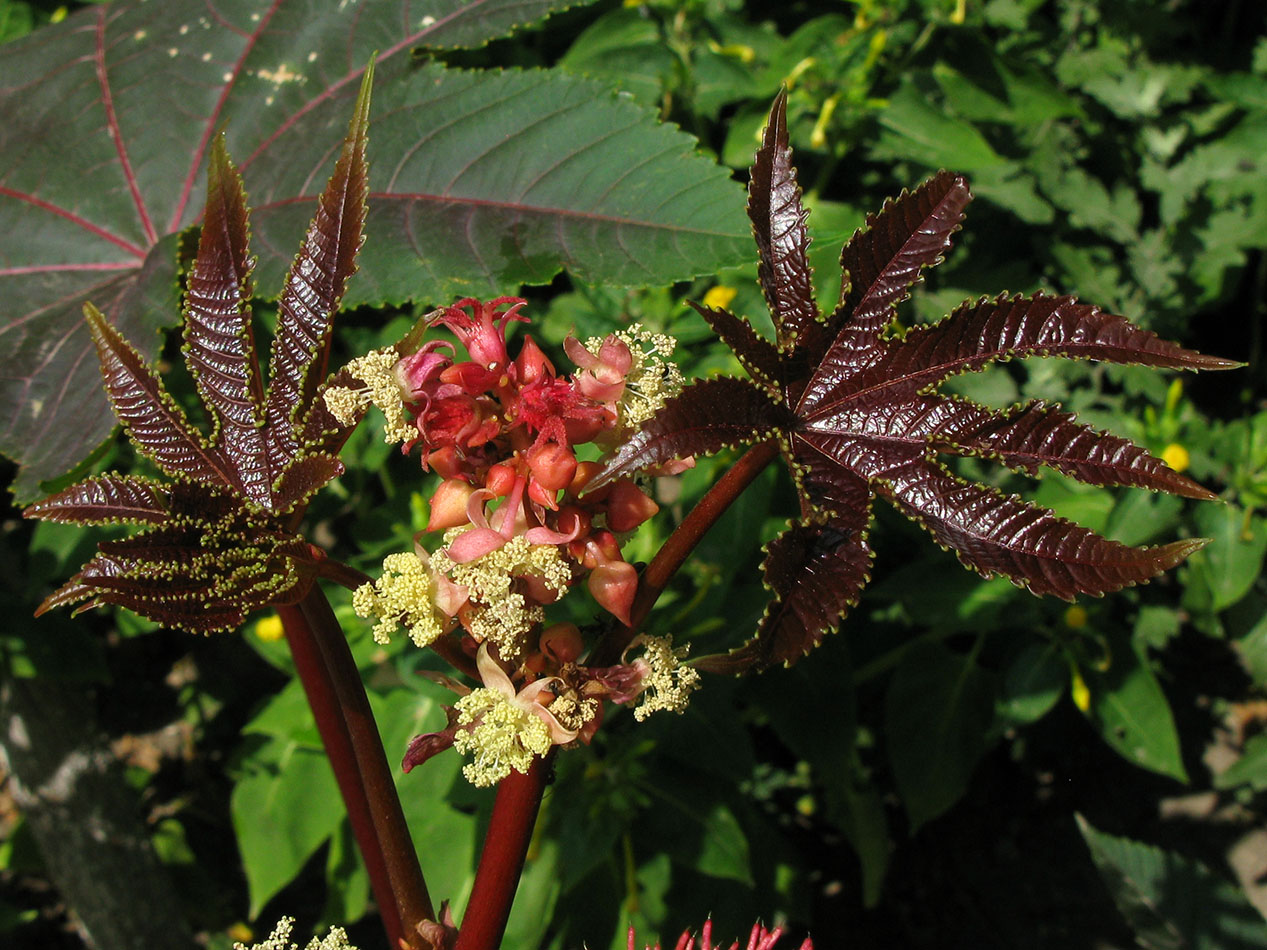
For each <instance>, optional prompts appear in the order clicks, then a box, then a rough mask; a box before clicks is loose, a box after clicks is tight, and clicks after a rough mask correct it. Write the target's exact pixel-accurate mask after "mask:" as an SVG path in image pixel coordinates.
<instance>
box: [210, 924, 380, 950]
mask: <svg viewBox="0 0 1267 950" xmlns="http://www.w3.org/2000/svg"><path fill="white" fill-rule="evenodd" d="M294 926H295V918H294V917H283V918H282V919H281V920H279V921H278V922H277V926H276V927H274V928H273V932H272V933H271V934H269V936H268V939H267V940H265V941H264V942H263V943H255V944H252V945H251V946H250V947H247V946H246V945H245V944H242V943H235V944H234V945H233V950H299V945H298V944H295V943H292V942H291V939H290V933H291V930H292V929H294ZM305 950H356V947H354V946H352V944H350V943H348V935H347V932H346V931H344V929H343V928H342V927H331V928H330V932H329V933H327V934H326V935H325V936H324V937H313V938H312V940H310V941H309V942H308V946H307V947H306V948H305Z"/></svg>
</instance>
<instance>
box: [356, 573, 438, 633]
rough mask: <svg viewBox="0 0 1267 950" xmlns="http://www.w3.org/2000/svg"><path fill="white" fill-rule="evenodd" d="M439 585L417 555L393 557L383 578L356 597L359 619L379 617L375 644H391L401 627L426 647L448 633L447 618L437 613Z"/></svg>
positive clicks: (364, 587)
mask: <svg viewBox="0 0 1267 950" xmlns="http://www.w3.org/2000/svg"><path fill="white" fill-rule="evenodd" d="M435 590H436V585H435V581H434V580H433V579H432V577H431V572H430V571H429V570H428V568H427V565H426V564H424V563H423V562H422V560H420V559H419V558H418V556H417V555H416V554H412V553H406V554H389V555H387V557H386V558H384V559H383V574H382V576H381V577H380V578H379V579H378V580H376V581H374V582H373V583H370V584H362V585H361V586H360V587H358V588H357V589H356V590H355V591H354V592H353V593H352V609H354V610H355V611H356V615H357V616H358V617H375V618H377V620H378V622H377V623H375V624H374V642H376V643H387V642H388V641H389V638H390V635H391V633H392V632H393V631H395V629H396V627H397V625H398V624H403V625H404V626H406V627H408V628H409V639H411V640H412V641H413V642H414V643H416V644H417V645H418V646H420V647H425V646H426V645H427V644H429V643H431V642H432V641H433V640H436V639H438V638H439V637H440V636H441V635H443V633H444V615H443V614H442V613H441V612H440V611H439V610H437V609H436V605H435V600H434V597H435Z"/></svg>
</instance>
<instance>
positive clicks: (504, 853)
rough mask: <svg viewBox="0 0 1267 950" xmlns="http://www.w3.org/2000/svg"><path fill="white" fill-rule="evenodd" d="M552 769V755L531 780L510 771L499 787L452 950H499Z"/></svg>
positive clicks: (531, 771) (538, 763) (536, 765)
mask: <svg viewBox="0 0 1267 950" xmlns="http://www.w3.org/2000/svg"><path fill="white" fill-rule="evenodd" d="M553 766H554V753H553V751H551V753H550V754H549V755H547V756H546V757H545V758H544V759H534V760H533V762H532V767H531V768H530V769H529V770H528V774H527V775H524V774H523V773H522V772H513V771H512V772H511V773H510V775H508V776H506V778H504V779H502V780H501V783H500V784H499V785H498V786H497V799H496V801H495V802H494V803H493V815H492V818H491V819H490V820H489V823H488V832H487V834H485V836H484V851H483V853H482V854H481V855H480V865H479V868H478V869H477V870H476V872H475V884H474V886H473V887H472V889H471V899H470V900H469V901H468V902H467V905H466V914H465V915H464V916H463V917H462V929H461V930H459V931H458V939H457V945H456V946H455V948H454V950H497V948H498V947H499V946H500V945H501V941H502V937H503V936H504V935H505V933H506V921H507V920H508V919H509V917H510V907H511V904H512V903H513V902H514V899H515V889H516V888H517V887H518V885H519V876H520V875H521V874H522V873H523V868H524V859H525V858H526V857H527V855H528V845H529V843H530V842H531V841H532V829H533V827H534V826H535V825H536V823H537V811H538V810H539V809H540V807H541V795H542V793H543V792H544V791H545V787H546V781H547V779H548V777H549V775H550V771H551V769H552V768H553Z"/></svg>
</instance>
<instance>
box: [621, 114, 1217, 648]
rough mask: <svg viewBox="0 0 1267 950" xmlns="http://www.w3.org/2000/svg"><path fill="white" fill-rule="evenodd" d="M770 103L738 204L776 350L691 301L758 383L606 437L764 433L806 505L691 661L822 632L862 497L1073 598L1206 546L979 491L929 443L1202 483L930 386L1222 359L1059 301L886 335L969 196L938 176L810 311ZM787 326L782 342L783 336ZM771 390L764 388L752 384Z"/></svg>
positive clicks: (962, 553)
mask: <svg viewBox="0 0 1267 950" xmlns="http://www.w3.org/2000/svg"><path fill="white" fill-rule="evenodd" d="M783 110H784V101H783V97H782V96H780V97H779V98H778V99H777V100H776V102H775V105H774V109H773V110H772V112H771V118H770V123H769V125H768V126H767V129H766V133H765V138H764V140H763V143H762V147H761V149H760V151H759V152H758V154H757V161H756V164H755V165H754V167H753V171H752V186H751V189H750V197H749V216H750V217H751V218H752V220H753V224H754V229H755V232H756V238H757V247H758V253H759V255H760V261H761V266H760V278H761V283H762V287H763V289H764V291H765V294H766V298H767V301H768V303H769V305H770V309H771V312H772V313H773V315H774V320H775V325H776V327H777V328H779V341H780V344H781V345H780V346H779V347H774V346H771V345H770V344H768V343H766V342H765V341H763V340H762V339H761V338H760V337H758V336H757V335H756V334H755V333H754V332H753V331H752V328H751V326H750V325H749V324H748V323H747V322H746V321H743V320H741V319H739V318H738V317H736V316H734V315H733V314H730V313H728V312H726V311H721V310H708V309H705V308H701V307H696V309H697V310H698V311H699V312H700V314H701V315H702V316H703V317H704V319H705V320H707V321H708V322H709V324H710V325H711V326H712V327H713V329H714V330H715V331H716V332H717V334H718V336H719V337H720V338H721V339H722V341H723V342H725V343H726V344H727V345H729V346H730V347H731V348H732V349H733V350H734V351H735V353H736V356H737V357H738V358H739V360H740V362H741V363H742V364H743V366H744V367H745V368H746V369H747V370H748V372H749V373H750V374H751V375H752V377H753V379H754V380H755V381H756V385H753V386H749V387H744V386H742V385H739V384H728V383H727V382H726V381H725V380H712V381H709V382H708V383H702V384H696V385H694V386H691V387H688V388H687V389H686V390H684V391H683V392H682V394H681V395H680V396H679V397H678V398H677V399H674V400H671V401H670V402H669V403H668V404H666V406H665V407H664V409H663V410H662V411H661V412H660V413H659V414H658V415H657V416H656V417H655V418H653V419H651V420H649V421H648V422H647V423H646V425H644V427H643V429H642V431H641V432H640V433H638V434H637V435H635V436H634V438H633V439H632V440H631V441H630V442H629V443H628V445H626V446H625V447H624V448H622V449H621V450H620V452H619V453H618V454H617V456H616V458H615V460H614V461H613V462H612V463H610V464H609V465H608V467H607V469H606V470H605V471H604V473H603V476H602V477H603V478H604V479H610V478H613V477H616V476H618V475H623V474H628V473H630V472H632V471H635V470H637V469H638V468H641V467H647V466H651V465H656V464H660V463H662V462H664V461H667V460H668V459H669V458H671V457H673V456H675V455H684V454H687V453H692V454H694V453H702V452H708V451H715V450H716V449H717V448H718V447H720V446H721V445H728V444H732V443H734V442H736V441H755V440H757V439H767V438H771V437H777V438H778V440H779V444H780V446H781V448H782V451H783V453H784V456H785V461H786V463H787V464H788V467H789V469H790V470H791V474H792V477H793V481H794V482H795V484H796V489H797V494H798V497H799V501H800V508H801V512H800V513H801V517H800V520H799V522H798V523H797V524H795V525H794V526H793V527H792V528H791V529H789V530H788V531H787V532H786V533H784V534H783V535H781V536H780V537H779V538H778V539H776V540H775V541H774V542H773V543H772V544H771V545H770V546H769V548H768V553H767V557H766V561H765V576H766V583H767V586H769V587H770V589H771V590H772V592H773V594H774V598H773V601H772V603H771V605H770V608H769V610H768V611H767V613H766V616H765V618H764V619H763V621H762V624H761V627H760V629H759V630H758V633H757V636H756V637H755V638H754V639H753V640H751V641H750V642H749V643H748V644H747V645H745V646H743V647H741V648H740V649H738V650H736V651H733V652H732V653H730V654H729V655H727V656H718V657H708V658H704V659H702V660H701V661H700V662H699V664H698V665H699V666H700V668H703V669H709V670H713V671H716V672H729V673H735V672H742V671H743V670H744V669H747V668H749V667H753V666H756V667H766V666H769V665H771V664H773V663H777V662H784V663H791V662H793V661H795V660H796V659H797V658H798V657H800V656H801V655H802V654H804V653H805V652H806V651H808V650H809V649H811V648H812V647H813V646H814V645H816V644H817V643H818V642H819V641H821V639H822V638H823V636H824V635H826V633H827V632H828V631H830V630H832V629H833V628H834V627H836V626H837V625H838V624H839V622H840V620H841V618H842V617H843V616H844V614H845V612H846V611H847V610H848V609H849V607H850V606H851V605H853V604H854V603H856V601H857V598H858V595H859V593H860V591H861V589H862V587H863V586H864V585H865V584H866V582H867V579H868V570H869V565H870V559H871V552H870V549H869V547H868V546H867V540H866V537H867V530H868V527H869V524H870V519H871V509H872V504H873V501H874V497H875V496H876V495H882V496H884V497H885V498H886V499H887V500H888V501H889V502H891V503H892V504H893V505H895V506H896V507H897V508H898V510H899V511H901V512H902V513H903V514H905V515H906V516H907V517H909V518H911V519H912V520H913V521H916V522H917V523H919V524H920V525H921V526H923V527H924V528H925V529H927V530H928V531H929V532H931V533H932V534H933V536H934V538H936V540H937V541H938V543H940V544H941V545H942V546H944V547H947V548H949V549H951V550H953V551H955V553H956V554H957V555H958V557H959V559H960V560H961V561H962V562H963V563H964V564H966V565H967V566H969V567H971V568H973V569H974V570H977V571H979V572H981V573H982V574H985V575H987V576H991V575H995V574H1001V575H1004V576H1006V577H1008V578H1010V579H1011V580H1012V581H1013V582H1014V583H1016V584H1018V585H1021V586H1024V587H1028V588H1029V589H1030V590H1032V591H1033V592H1035V593H1038V594H1055V595H1057V596H1060V597H1064V598H1073V597H1074V596H1076V595H1077V594H1080V593H1085V594H1103V593H1106V592H1108V591H1113V590H1118V589H1120V588H1122V587H1125V586H1128V585H1131V584H1138V583H1142V582H1144V581H1146V580H1148V579H1149V578H1151V577H1152V576H1154V575H1155V574H1157V573H1159V572H1160V571H1163V570H1166V569H1168V568H1170V567H1173V566H1174V565H1175V564H1177V563H1179V562H1180V561H1181V560H1183V558H1185V557H1186V556H1187V555H1188V554H1190V553H1192V552H1193V551H1195V550H1197V549H1198V548H1200V547H1201V546H1202V545H1203V544H1204V543H1205V542H1204V541H1202V540H1200V539H1197V540H1189V541H1176V542H1174V543H1173V544H1168V545H1163V546H1161V547H1156V548H1131V547H1127V546H1125V545H1122V544H1118V543H1116V542H1114V541H1110V540H1107V539H1106V538H1102V537H1100V536H1099V535H1097V534H1095V533H1094V532H1092V531H1089V530H1087V529H1085V528H1082V527H1080V526H1078V525H1076V524H1073V523H1071V522H1069V521H1065V520H1063V519H1061V518H1059V517H1057V516H1056V515H1055V514H1054V513H1053V512H1051V511H1048V510H1046V509H1043V508H1038V507H1035V506H1033V505H1028V504H1026V503H1024V502H1023V501H1021V500H1020V499H1018V498H1015V497H1009V496H1005V495H1003V494H1001V493H1000V492H998V491H996V490H995V489H993V488H990V487H988V486H984V485H976V484H972V483H970V482H967V481H964V480H963V479H960V478H958V477H956V476H955V475H953V474H951V473H950V472H949V471H948V470H947V469H946V468H945V467H943V466H942V465H941V463H940V462H939V461H938V460H937V458H936V456H937V454H938V453H948V454H957V455H969V456H979V457H981V458H988V459H993V460H995V461H998V462H1000V463H1001V464H1003V465H1006V466H1010V467H1012V468H1014V469H1018V470H1021V471H1025V472H1029V473H1034V472H1036V471H1037V470H1038V469H1039V468H1040V467H1044V466H1045V467H1048V468H1054V469H1056V470H1058V471H1061V472H1063V473H1065V474H1066V475H1069V476H1071V477H1073V478H1076V479H1079V480H1081V481H1084V482H1089V483H1092V484H1098V485H1112V484H1121V485H1132V486H1137V487H1142V488H1148V489H1152V490H1156V491H1168V492H1173V493H1176V494H1180V495H1186V496H1188V497H1190V498H1201V499H1209V498H1213V497H1214V495H1213V494H1212V493H1211V492H1208V491H1206V490H1205V489H1204V488H1202V487H1201V486H1200V485H1197V484H1196V483H1195V482H1193V481H1191V480H1189V479H1187V478H1185V477H1184V476H1182V475H1179V474H1178V473H1176V472H1174V471H1172V470H1171V469H1170V468H1168V467H1167V466H1166V465H1165V464H1164V463H1163V462H1161V461H1160V460H1159V459H1156V458H1153V457H1152V456H1151V455H1149V454H1148V452H1146V451H1145V450H1144V449H1143V448H1141V447H1139V446H1136V445H1134V444H1133V443H1131V442H1130V441H1128V440H1126V439H1123V438H1120V437H1118V436H1114V435H1111V434H1109V433H1105V432H1100V431H1098V430H1095V429H1092V428H1090V427H1088V426H1085V425H1081V424H1079V423H1078V422H1077V421H1076V420H1075V419H1074V417H1073V416H1072V415H1070V414H1068V413H1065V412H1062V411H1060V410H1059V409H1058V408H1057V407H1053V406H1046V405H1042V404H1038V403H1032V404H1029V405H1025V406H1017V407H1013V408H1012V409H1009V410H1005V411H996V410H992V409H987V408H984V407H982V406H979V405H976V404H975V403H972V402H970V401H968V400H966V399H960V398H956V397H951V396H943V395H941V394H939V393H938V392H937V391H936V387H937V385H938V384H939V383H941V382H942V381H944V380H945V379H947V378H948V377H950V376H952V375H955V374H957V373H962V372H968V371H972V370H978V369H982V368H984V367H985V366H986V365H987V364H988V363H990V362H992V361H995V360H1001V359H1009V358H1012V357H1024V356H1065V357H1075V358H1083V359H1098V360H1109V361H1113V362H1121V363H1143V364H1147V365H1151V366H1160V367H1166V368H1173V369H1228V368H1231V367H1234V366H1236V365H1237V364H1236V363H1233V362H1232V361H1230V360H1223V359H1217V358H1214V357H1207V356H1203V355H1201V354H1199V353H1196V352H1193V351H1191V350H1186V349H1183V348H1182V347H1179V346H1176V345H1175V344H1172V343H1167V342H1164V341H1162V340H1160V339H1159V338H1158V337H1156V336H1155V335H1154V334H1152V333H1149V332H1148V331H1146V330H1143V329H1141V328H1139V327H1136V326H1134V325H1132V324H1130V323H1129V322H1127V321H1126V320H1124V319H1122V318H1121V317H1115V316H1111V315H1108V314H1104V313H1101V312H1100V311H1099V310H1098V309H1096V308H1095V307H1090V306H1087V305H1084V304H1078V303H1076V302H1075V301H1074V299H1073V298H1071V297H1048V296H1044V295H1041V294H1039V295H1036V296H1034V297H1029V298H1024V297H1015V298H1006V297H1001V298H998V299H996V300H981V301H977V302H969V303H966V304H964V305H963V306H961V307H960V308H959V309H957V310H956V311H955V312H954V313H953V314H951V316H950V317H948V318H947V319H946V320H944V321H942V322H941V323H939V324H936V325H934V326H920V327H916V328H915V329H913V330H910V331H909V332H907V333H906V334H904V335H901V336H899V335H896V334H895V335H892V336H888V335H886V334H885V332H884V331H885V329H886V328H887V327H888V326H889V325H890V324H891V323H892V322H893V321H894V320H895V319H896V317H897V305H898V304H899V303H901V302H902V301H903V300H904V299H906V297H907V296H909V294H910V289H911V287H912V285H913V284H914V283H915V282H916V281H917V280H919V279H920V273H921V271H922V270H923V268H925V267H930V266H933V265H935V264H937V263H938V262H940V261H941V259H942V255H943V254H944V253H945V251H946V249H947V248H949V247H950V242H951V237H952V235H953V234H954V232H955V231H956V230H957V229H958V227H959V224H960V222H961V221H962V219H963V211H964V208H965V207H966V206H967V204H968V202H969V201H970V199H971V194H970V192H969V191H968V186H967V183H966V182H965V181H964V180H963V179H962V178H960V177H958V176H956V175H953V174H950V173H948V172H940V173H938V174H937V175H936V176H934V177H933V178H932V179H931V180H930V181H928V182H926V183H924V184H923V185H921V186H920V187H919V188H917V189H916V190H915V191H913V192H910V193H909V194H908V193H905V192H904V193H903V194H902V195H901V196H900V197H899V198H897V199H896V200H894V201H890V202H887V203H886V204H885V206H884V208H883V210H881V212H880V213H879V214H878V215H872V216H869V217H868V218H867V225H866V227H865V228H864V229H862V230H860V231H858V232H857V233H856V234H855V235H854V236H853V238H852V239H851V240H850V241H849V243H848V244H847V245H846V246H845V248H844V251H843V252H842V254H841V267H842V271H843V275H842V281H841V286H842V290H841V299H840V303H839V305H838V306H837V308H836V309H835V310H834V311H833V313H832V314H831V316H830V318H829V319H828V320H827V321H826V324H823V323H819V322H816V321H815V320H814V319H813V314H816V313H817V308H816V307H815V305H814V301H813V299H812V296H811V295H810V292H809V289H808V288H809V271H808V266H807V265H806V264H805V247H806V243H807V240H808V239H807V237H806V230H805V214H804V211H803V210H802V208H801V205H800V195H799V191H798V189H797V187H796V178H795V171H794V170H793V169H792V167H791V157H790V151H789V150H788V147H787V135H786V126H785V117H784V114H783ZM789 341H794V343H795V345H794V346H790V345H788V342H789ZM767 394H768V398H767Z"/></svg>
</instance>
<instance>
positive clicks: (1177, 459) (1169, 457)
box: [1161, 442, 1192, 472]
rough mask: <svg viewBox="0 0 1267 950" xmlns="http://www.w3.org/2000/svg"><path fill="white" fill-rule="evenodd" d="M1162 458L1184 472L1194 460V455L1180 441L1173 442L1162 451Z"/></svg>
mask: <svg viewBox="0 0 1267 950" xmlns="http://www.w3.org/2000/svg"><path fill="white" fill-rule="evenodd" d="M1161 460H1162V461H1163V462H1165V463H1166V464H1167V465H1169V466H1170V467H1171V468H1173V469H1174V470H1175V471H1176V472H1182V471H1183V470H1184V469H1185V468H1187V467H1188V465H1189V463H1191V461H1192V456H1190V455H1189V454H1188V450H1187V449H1185V448H1184V447H1183V446H1182V445H1180V444H1179V443H1178V442H1171V443H1170V444H1169V445H1168V446H1166V447H1165V448H1164V449H1162V451H1161Z"/></svg>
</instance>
